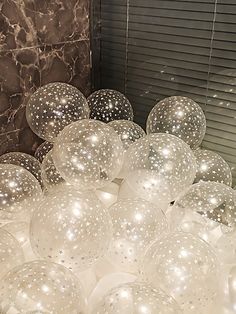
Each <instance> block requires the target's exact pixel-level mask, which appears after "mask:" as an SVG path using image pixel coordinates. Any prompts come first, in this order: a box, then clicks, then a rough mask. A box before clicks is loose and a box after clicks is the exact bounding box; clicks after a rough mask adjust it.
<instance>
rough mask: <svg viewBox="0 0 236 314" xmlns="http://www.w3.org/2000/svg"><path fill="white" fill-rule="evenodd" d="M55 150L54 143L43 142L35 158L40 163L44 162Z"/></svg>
mask: <svg viewBox="0 0 236 314" xmlns="http://www.w3.org/2000/svg"><path fill="white" fill-rule="evenodd" d="M52 148H53V143H50V142H47V141H45V142H43V143H42V144H41V145H39V147H38V148H37V149H36V151H35V153H34V157H35V158H36V159H37V160H38V161H39V162H40V163H42V162H43V159H44V157H45V156H46V155H47V153H48V152H50V150H51V149H52Z"/></svg>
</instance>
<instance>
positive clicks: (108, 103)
mask: <svg viewBox="0 0 236 314" xmlns="http://www.w3.org/2000/svg"><path fill="white" fill-rule="evenodd" d="M88 104H89V108H90V110H91V113H90V118H91V119H96V120H100V121H103V122H110V121H113V120H131V121H132V120H133V108H132V106H131V104H130V102H129V100H128V99H127V98H126V97H125V96H124V95H123V94H121V93H120V92H118V91H116V90H111V89H101V90H98V91H96V92H94V93H93V94H91V95H90V96H89V97H88Z"/></svg>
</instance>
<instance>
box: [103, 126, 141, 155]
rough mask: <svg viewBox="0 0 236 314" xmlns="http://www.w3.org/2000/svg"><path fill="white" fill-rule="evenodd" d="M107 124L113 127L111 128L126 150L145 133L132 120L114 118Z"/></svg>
mask: <svg viewBox="0 0 236 314" xmlns="http://www.w3.org/2000/svg"><path fill="white" fill-rule="evenodd" d="M108 125H109V126H111V127H113V129H114V130H115V131H116V133H117V134H118V135H119V137H120V139H121V141H122V143H123V146H124V149H125V150H127V149H128V148H129V147H130V145H131V144H133V143H134V142H135V141H137V140H138V139H139V138H141V137H144V136H145V135H146V133H145V132H144V130H143V129H142V128H141V127H140V126H139V125H138V124H136V123H134V122H133V121H128V120H115V121H111V122H109V124H108Z"/></svg>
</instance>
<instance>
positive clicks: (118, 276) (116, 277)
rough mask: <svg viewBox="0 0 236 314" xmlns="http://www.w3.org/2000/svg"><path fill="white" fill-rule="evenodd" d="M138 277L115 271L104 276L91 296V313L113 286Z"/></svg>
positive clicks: (89, 301)
mask: <svg viewBox="0 0 236 314" xmlns="http://www.w3.org/2000/svg"><path fill="white" fill-rule="evenodd" d="M136 279H137V277H136V276H135V275H133V274H129V273H121V272H114V273H111V274H108V275H105V276H103V277H102V278H101V279H100V280H99V281H98V283H97V285H96V286H95V288H94V290H93V291H92V293H91V294H90V296H89V299H88V304H89V313H90V312H91V311H92V310H93V309H94V308H95V306H96V305H97V304H98V303H99V301H100V300H102V298H103V297H104V296H105V295H106V294H107V293H108V292H109V291H110V290H111V289H113V288H115V287H118V286H119V285H124V284H126V283H130V282H134V281H136Z"/></svg>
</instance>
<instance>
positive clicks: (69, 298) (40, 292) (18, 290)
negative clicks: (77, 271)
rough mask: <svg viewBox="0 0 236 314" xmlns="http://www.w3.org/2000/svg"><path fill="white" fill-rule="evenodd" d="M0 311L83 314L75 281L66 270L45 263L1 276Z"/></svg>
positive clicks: (80, 298) (22, 266)
mask: <svg viewBox="0 0 236 314" xmlns="http://www.w3.org/2000/svg"><path fill="white" fill-rule="evenodd" d="M0 309H1V311H2V313H57V314H65V313H71V314H72V313H73V314H77V313H81V314H85V313H86V312H85V300H84V296H83V292H82V290H81V287H80V283H79V280H78V278H77V277H75V276H74V275H73V273H72V272H71V271H69V270H68V269H67V268H65V267H63V266H61V265H58V264H54V263H49V262H45V261H33V262H30V263H25V264H23V265H20V266H18V267H16V268H14V269H13V270H11V271H10V272H9V273H8V274H7V275H6V276H4V278H3V279H2V281H1V287H0Z"/></svg>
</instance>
